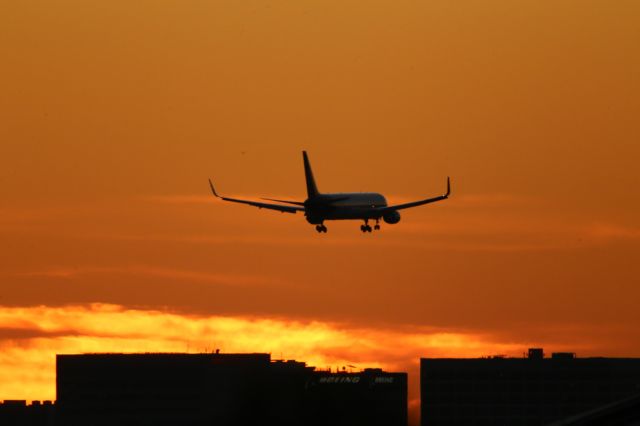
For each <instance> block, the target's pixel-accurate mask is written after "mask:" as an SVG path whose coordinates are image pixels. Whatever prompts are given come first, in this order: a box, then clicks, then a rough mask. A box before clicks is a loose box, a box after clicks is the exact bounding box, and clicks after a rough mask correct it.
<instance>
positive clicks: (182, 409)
mask: <svg viewBox="0 0 640 426" xmlns="http://www.w3.org/2000/svg"><path fill="white" fill-rule="evenodd" d="M57 398H58V399H57V402H56V409H57V413H56V424H58V425H64V426H74V425H83V426H84V425H88V424H91V425H115V424H117V425H154V426H155V425H216V426H219V425H220V426H224V425H238V426H241V425H258V424H275V425H285V426H286V425H311V426H313V425H327V424H331V425H350V426H351V425H354V424H355V425H360V424H362V425H387V426H390V425H406V424H407V375H406V373H387V372H384V371H382V370H380V369H367V370H364V371H362V372H358V373H350V372H329V371H321V370H316V369H315V368H313V367H309V366H307V365H306V364H305V363H303V362H296V361H272V360H271V357H270V355H269V354H219V353H214V354H178V353H175V354H169V353H151V354H85V355H58V356H57Z"/></svg>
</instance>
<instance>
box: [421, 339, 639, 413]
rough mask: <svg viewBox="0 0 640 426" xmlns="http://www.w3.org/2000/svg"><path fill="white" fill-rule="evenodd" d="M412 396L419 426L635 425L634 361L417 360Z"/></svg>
mask: <svg viewBox="0 0 640 426" xmlns="http://www.w3.org/2000/svg"><path fill="white" fill-rule="evenodd" d="M420 393H421V395H420V399H421V418H422V425H423V426H440V425H447V426H448V425H547V424H555V425H602V424H605V425H606V424H615V425H636V424H640V398H638V397H637V396H638V395H639V394H640V359H637V358H636V359H632V358H576V357H575V354H573V353H554V354H552V355H551V357H550V358H545V357H544V354H543V351H542V349H538V348H536V349H530V350H529V353H528V355H527V356H526V357H524V358H506V357H503V356H495V357H488V358H476V359H451V358H422V359H421V360H420ZM605 419H606V420H605Z"/></svg>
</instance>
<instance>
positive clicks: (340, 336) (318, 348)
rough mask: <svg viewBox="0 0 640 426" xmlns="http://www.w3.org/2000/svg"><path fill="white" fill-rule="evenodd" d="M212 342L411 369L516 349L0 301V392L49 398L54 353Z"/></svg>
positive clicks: (456, 338) (333, 328)
mask: <svg viewBox="0 0 640 426" xmlns="http://www.w3.org/2000/svg"><path fill="white" fill-rule="evenodd" d="M215 349H221V350H222V352H267V353H271V354H272V357H273V358H280V357H284V358H287V359H297V360H300V361H305V362H307V363H309V364H310V365H315V366H317V367H323V368H324V367H333V368H335V367H339V366H346V365H356V366H357V367H358V368H365V367H382V368H385V369H388V370H396V371H397V370H401V371H407V370H408V369H415V365H416V364H417V362H418V359H419V357H420V356H426V355H429V356H436V355H446V356H479V355H484V354H488V353H494V351H496V350H498V351H499V352H501V353H502V352H504V353H515V352H518V351H519V350H520V349H521V348H520V346H518V345H515V344H510V343H497V342H492V341H491V340H490V339H487V338H486V337H484V336H480V335H475V334H471V333H455V332H444V331H441V330H440V331H438V330H432V329H428V328H422V329H416V328H406V329H402V328H398V329H376V328H363V327H353V326H350V325H349V324H342V323H331V322H322V321H301V320H291V319H286V318H255V317H229V316H215V315H214V316H195V315H182V314H177V313H171V312H162V311H158V310H136V309H126V308H124V307H122V306H118V305H106V304H91V305H76V306H66V307H58V308H52V307H46V306H37V307H0V400H1V399H12V398H13V399H15V398H20V399H52V398H54V395H55V377H54V375H55V354H57V353H85V352H203V351H213V350H215ZM414 380H415V379H414ZM413 397H414V398H415V397H416V395H415V394H414V395H413Z"/></svg>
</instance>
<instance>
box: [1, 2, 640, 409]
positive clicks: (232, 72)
mask: <svg viewBox="0 0 640 426" xmlns="http://www.w3.org/2000/svg"><path fill="white" fill-rule="evenodd" d="M639 21H640V3H638V2H637V1H635V0H627V1H625V0H620V1H616V2H606V1H603V0H602V1H593V0H587V1H585V0H581V1H540V0H535V1H534V0H524V1H519V2H513V1H511V0H489V1H482V2H480V1H467V2H450V1H446V0H433V1H424V2H420V1H394V2H383V1H366V2H365V1H347V2H345V1H322V2H319V1H307V2H299V1H291V0H283V1H273V2H260V1H246V2H237V1H199V0H198V1H196V0H191V1H177V0H174V1H167V0H153V1H151V0H147V1H138V2H133V3H132V2H125V1H121V0H112V1H102V2H87V1H81V0H76V1H71V0H69V1H66V0H64V1H58V2H50V1H45V0H34V1H30V2H2V3H0V58H1V59H0V94H1V95H0V200H1V201H0V238H1V241H2V244H1V245H0V259H2V261H1V262H0V308H2V318H3V320H2V322H1V323H0V350H1V351H2V355H1V356H2V359H3V360H4V362H3V363H2V365H3V366H2V367H0V377H2V380H1V381H0V399H3V398H14V397H25V398H28V395H23V394H20V395H17V391H16V389H17V387H16V383H27V382H25V379H24V376H23V375H24V374H26V373H24V371H27V370H29V369H32V370H33V369H38V368H40V370H38V371H39V373H38V374H40V375H41V376H39V377H45V379H43V380H37V379H33V381H32V382H29V383H32V384H31V385H29V386H26V385H25V386H26V388H28V389H33V395H32V396H33V398H44V397H51V395H52V389H53V382H52V381H51V380H49V379H46V377H49V378H50V377H51V372H50V371H48V369H49V367H50V365H51V362H50V361H42V359H43V358H42V357H44V356H51V357H52V356H53V354H54V353H56V352H65V351H66V352H69V351H78V350H82V349H83V348H84V347H88V348H90V350H96V351H97V350H101V349H104V350H115V349H114V345H113V344H112V343H110V342H107V341H104V340H101V339H95V340H92V339H93V338H94V337H96V336H95V335H96V333H97V334H100V335H101V333H106V331H105V330H107V329H108V328H109V327H108V326H104V327H102V328H100V329H99V330H98V328H90V327H89V328H81V329H80V330H79V329H78V328H77V327H75V326H74V327H75V328H69V327H64V326H63V325H61V324H59V323H56V324H57V325H55V327H54V329H55V330H54V331H55V332H54V333H53V334H51V333H45V334H46V336H41V333H43V332H44V331H43V330H44V329H43V328H42V325H41V324H40V322H39V321H40V320H39V319H38V318H39V315H42V312H45V311H46V312H49V310H52V312H56V315H59V316H60V315H61V316H62V317H64V312H67V311H68V313H69V315H71V316H72V317H73V315H75V314H74V312H82V316H80V317H79V318H80V319H82V321H85V320H86V321H91V318H93V317H94V316H95V317H96V318H100V317H101V315H103V313H102V311H101V309H102V308H95V309H94V308H92V306H93V307H95V306H105V305H92V304H95V303H98V304H108V306H114V307H115V308H114V309H119V310H121V311H120V313H119V315H120V316H119V318H120V319H119V320H118V321H120V323H121V324H122V325H121V326H119V327H120V328H119V331H118V336H121V335H123V334H124V335H126V327H127V326H126V324H127V320H126V318H128V317H129V316H130V315H134V314H131V312H135V313H136V314H135V315H138V314H139V315H143V316H144V315H150V316H152V317H153V318H154V321H155V320H157V316H158V315H160V316H161V315H173V316H175V318H182V320H184V321H186V322H190V321H192V322H194V324H197V323H198V321H201V319H202V318H205V319H207V320H206V321H214V320H212V319H211V318H214V319H217V320H220V319H225V320H238V321H247V322H248V323H251V324H253V321H258V323H256V324H259V325H260V327H262V326H264V327H267V328H268V327H274V330H278V327H281V326H286V325H287V324H294V323H295V324H298V322H300V324H307V323H308V322H314V321H315V322H317V323H319V324H323V326H326V327H328V329H329V330H332V332H340V331H341V330H346V331H345V333H349V332H350V331H349V330H369V334H368V335H370V336H374V335H375V336H377V337H376V338H373V340H375V341H376V342H377V343H376V344H377V345H383V344H384V343H387V344H388V346H389V347H395V346H398V345H400V346H404V347H403V348H398V353H400V354H403V356H405V358H404V359H402V360H401V361H400V360H398V359H397V358H395V357H393V354H392V353H391V352H387V351H380V358H379V359H376V357H372V356H369V355H366V356H365V355H363V354H370V353H371V351H370V348H369V347H364V348H362V349H360V348H359V346H358V345H355V347H351V348H350V349H349V351H345V350H343V349H344V348H342V346H341V348H342V349H341V350H340V351H338V352H339V354H337V355H336V354H335V353H334V354H333V355H331V356H328V355H326V354H324V353H320V354H318V353H316V352H323V351H318V350H317V346H314V345H302V344H301V343H299V342H302V341H307V342H308V341H310V339H312V337H309V336H313V330H311V331H309V330H307V329H306V328H305V327H302V326H300V327H301V329H304V330H305V333H302V334H301V336H302V337H299V338H297V340H293V341H292V343H291V344H290V345H289V344H288V342H282V341H279V342H277V343H274V344H273V347H272V348H270V347H269V345H268V344H267V345H265V344H263V343H262V340H260V337H259V336H257V335H256V339H257V340H256V341H257V342H258V343H257V344H256V349H259V350H265V351H271V352H273V353H274V354H275V353H279V352H284V354H285V355H286V354H287V353H290V354H295V356H296V357H298V358H300V359H301V360H310V361H313V360H322V361H326V362H336V363H338V362H342V361H344V362H348V361H350V360H352V361H353V359H356V362H359V361H366V363H368V364H371V363H378V364H379V365H384V366H389V367H393V368H402V366H403V365H405V366H407V367H406V368H405V369H408V370H410V369H411V368H414V367H412V366H415V365H417V364H416V363H417V357H419V356H420V355H422V356H433V354H434V353H436V354H439V355H446V354H451V355H455V356H461V355H464V354H467V355H470V356H477V355H481V354H482V353H483V352H485V351H488V352H500V351H507V352H509V353H510V354H513V355H518V354H519V353H521V351H522V350H524V349H526V346H527V345H539V346H545V347H547V348H548V350H550V351H551V350H560V349H566V350H571V349H572V348H573V349H574V350H575V351H577V352H578V354H579V355H611V356H622V355H627V356H640V343H639V342H640V332H639V331H638V330H639V329H640V328H639V327H638V326H639V325H640V314H638V309H637V300H638V299H639V298H640V287H638V281H640V280H639V272H640V270H639V268H640V267H639V266H638V265H639V264H640V262H639V261H640V223H638V219H637V218H638V217H640V197H639V195H640V194H639V189H638V182H639V178H640V171H638V167H637V165H636V163H637V160H638V158H639V157H640V155H639V154H640V144H639V141H640V124H639V121H638V111H640V49H639V48H638V43H637V40H640V26H639V25H638V22H639ZM302 149H306V150H308V151H309V153H310V157H311V161H312V164H313V166H314V171H315V174H316V178H317V180H318V185H319V187H320V189H321V190H323V191H349V190H353V191H359V190H373V191H379V192H382V193H384V194H385V195H387V197H388V198H389V199H390V200H391V201H393V200H396V201H399V200H409V199H415V198H422V197H424V196H430V195H438V194H440V193H441V192H442V191H443V190H444V184H445V176H447V175H451V176H452V180H453V191H454V194H453V197H452V198H451V199H449V200H448V201H445V202H443V203H438V204H437V205H431V206H426V207H422V208H418V209H413V210H407V211H405V212H403V219H402V221H401V222H400V223H399V224H398V225H395V226H390V225H386V224H385V225H383V230H382V232H380V233H375V234H372V235H369V234H367V235H363V234H361V233H360V231H359V229H358V227H359V224H358V223H356V222H343V223H328V227H329V233H328V234H326V235H318V234H316V232H315V230H314V229H313V227H312V226H310V225H308V224H307V223H306V222H305V221H304V218H303V216H302V215H295V216H294V215H284V214H279V213H274V212H268V211H259V210H257V209H252V208H250V207H246V206H238V205H227V204H224V203H221V202H218V201H215V200H213V199H211V198H209V195H208V192H207V191H208V188H207V181H206V179H207V177H209V176H211V177H212V178H213V179H214V181H215V182H216V184H217V186H218V189H219V190H220V192H222V193H224V194H228V195H244V196H256V197H258V196H279V197H289V198H292V199H303V198H304V181H303V173H302V164H301V158H300V151H301V150H302ZM132 309H134V311H131V310H132ZM154 315H155V316H154ZM198 318H199V319H198ZM196 319H198V320H196ZM217 320H216V321H217ZM264 320H273V321H277V325H264V324H263V323H260V322H259V321H264ZM202 321H204V320H202ZM132 323H135V322H132ZM211 324H214V325H212V326H211V327H212V328H215V324H217V323H216V322H215V321H214V322H212V323H211ZM52 327H53V326H52ZM131 327H132V328H133V327H134V325H132V326H131ZM143 329H144V330H145V333H143V334H144V339H142V340H146V341H148V342H156V343H155V344H157V345H156V346H153V345H152V347H151V348H149V347H146V346H145V347H144V349H145V350H154V349H157V350H168V349H171V350H173V349H174V348H178V349H176V350H180V348H181V347H184V346H185V345H184V343H185V342H184V341H189V340H193V341H199V342H205V341H207V337H206V334H207V333H206V332H201V331H198V332H197V333H196V334H197V336H195V337H193V338H191V337H190V336H188V337H184V338H183V339H182V341H181V342H180V343H179V344H176V345H175V346H171V345H168V344H166V341H167V339H166V338H165V335H164V334H163V333H164V331H163V332H162V333H159V332H158V333H159V334H156V332H155V331H154V330H155V328H154V327H150V328H143ZM381 330H382V331H381ZM408 330H414V331H411V333H413V332H415V333H418V334H419V335H424V336H425V337H424V338H425V339H428V336H431V335H432V334H434V333H435V334H438V333H444V334H447V335H454V336H458V337H459V338H460V339H463V340H461V341H468V342H476V341H481V342H482V344H481V345H475V346H474V345H473V344H471V343H469V345H468V351H466V352H465V351H464V350H463V349H460V346H462V347H465V345H458V346H457V347H456V346H455V345H451V344H450V343H447V342H444V343H442V344H440V345H438V344H437V342H436V344H427V345H425V344H422V343H416V342H415V341H413V340H412V341H411V342H409V341H407V340H406V339H405V336H406V334H407V333H410V331H408ZM415 330H419V331H415ZM425 330H427V331H425ZM212 333H213V331H212ZM247 333H248V334H247V335H249V336H253V335H255V333H254V332H253V331H252V332H247ZM375 333H380V334H375ZM420 333H422V334H420ZM188 334H189V333H188V332H187V333H186V335H188ZM176 335H178V333H176ZM73 336H76V338H80V337H78V336H83V338H86V339H89V341H91V342H92V344H91V345H89V346H82V345H78V344H75V343H73V344H72V343H69V342H70V341H72V340H73V338H71V337H73ZM216 336H223V337H219V338H220V339H222V340H224V347H228V348H229V349H230V350H245V349H246V350H251V347H250V346H251V345H249V344H245V343H240V342H238V341H237V339H238V335H237V334H235V333H228V334H224V333H222V332H220V333H219V334H216ZM305 336H306V337H305ZM477 336H482V337H481V338H479V337H477ZM121 337H122V336H121ZM385 339H386V340H385ZM464 339H467V340H464ZM469 339H470V340H469ZM474 339H475V340H474ZM478 339H479V340H478ZM178 340H180V339H178ZM418 340H419V339H418ZM380 342H382V343H380ZM101 345H103V346H101ZM221 346H222V345H221ZM283 346H287V347H283ZM298 346H301V347H304V348H307V349H308V350H306V349H305V350H299V349H298ZM329 346H331V345H329ZM364 346H367V345H366V344H364ZM127 347H128V348H131V350H136V348H141V346H137V345H136V344H133V343H132V344H131V345H127ZM492 347H494V348H496V350H495V351H493V350H492V349H491V348H492ZM16 348H34V349H33V350H34V352H32V353H31V355H29V356H25V357H21V356H16V355H15V354H19V352H15V350H16ZM438 348H439V349H438ZM47 353H48V354H49V355H45V354H47ZM38 357H40V358H38ZM22 358H24V359H22ZM9 359H10V360H12V361H11V362H8V361H7V360H9ZM36 359H38V360H40V361H36ZM49 359H50V360H51V359H52V358H49ZM352 363H353V362H352ZM7 366H9V367H7ZM38 366H40V367H38ZM413 380H416V379H413ZM47 383H48V384H47ZM414 396H415V395H414Z"/></svg>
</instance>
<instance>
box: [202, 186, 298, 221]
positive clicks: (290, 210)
mask: <svg viewBox="0 0 640 426" xmlns="http://www.w3.org/2000/svg"><path fill="white" fill-rule="evenodd" d="M209 186H210V187H211V192H212V193H213V195H214V196H216V197H218V198H220V199H221V200H224V201H231V202H233V203H241V204H247V205H250V206H254V207H257V208H259V209H269V210H276V211H279V212H282V213H296V212H303V211H304V207H294V206H283V205H280V204H271V203H261V202H258V201H250V200H240V199H237V198H228V197H221V196H220V195H218V193H217V192H216V189H215V188H214V187H213V182H211V179H209Z"/></svg>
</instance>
